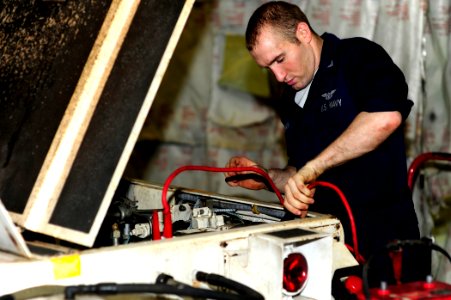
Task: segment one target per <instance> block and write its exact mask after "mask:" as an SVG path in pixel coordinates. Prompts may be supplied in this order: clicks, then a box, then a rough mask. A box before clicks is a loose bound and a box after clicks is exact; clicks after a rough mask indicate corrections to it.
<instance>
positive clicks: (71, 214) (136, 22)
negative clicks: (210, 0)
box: [50, 0, 185, 232]
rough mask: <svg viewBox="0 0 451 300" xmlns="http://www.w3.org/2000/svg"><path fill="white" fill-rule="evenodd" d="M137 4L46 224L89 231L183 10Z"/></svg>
mask: <svg viewBox="0 0 451 300" xmlns="http://www.w3.org/2000/svg"><path fill="white" fill-rule="evenodd" d="M184 4H185V1H184V0H171V1H161V0H145V1H142V2H141V3H140V4H139V7H138V10H137V12H136V15H135V17H134V19H133V21H132V24H131V27H130V29H129V32H128V34H127V36H126V38H125V41H124V44H123V46H122V48H121V50H120V52H119V56H118V58H117V61H116V63H115V64H114V67H113V70H112V73H111V75H110V77H109V78H108V81H107V83H106V86H105V89H104V92H103V94H102V95H101V98H100V101H99V104H98V106H97V107H96V110H95V112H94V116H93V119H92V121H91V123H90V124H89V127H88V131H87V133H86V136H85V138H84V139H83V142H82V145H81V148H80V150H79V152H78V155H77V157H76V159H75V162H74V165H73V167H72V170H71V173H70V175H69V177H68V179H67V180H66V183H65V186H64V189H63V191H62V194H61V196H60V199H59V201H58V204H57V206H56V207H55V210H54V211H53V214H52V216H51V219H50V222H51V223H52V224H55V225H59V226H63V227H65V228H71V229H74V230H78V231H82V232H89V230H90V228H91V227H92V224H93V222H94V219H95V217H96V215H97V211H98V210H99V207H100V205H101V203H102V200H103V198H104V196H105V192H106V191H107V188H108V185H109V184H110V181H111V179H112V175H113V172H114V171H115V169H116V166H117V164H118V162H119V159H120V156H121V155H122V153H123V150H124V147H125V145H126V143H127V140H128V138H129V136H130V134H131V132H132V127H133V126H134V124H135V121H136V118H137V116H138V113H139V111H140V109H141V107H142V105H143V103H144V99H145V97H146V94H147V92H148V90H149V87H150V85H151V83H152V81H153V79H154V76H155V73H156V71H157V68H158V66H159V64H160V60H161V58H162V56H163V54H164V51H165V50H166V47H167V45H168V42H169V40H170V38H171V35H172V32H173V30H174V28H175V25H176V23H177V21H178V18H179V16H180V13H181V11H182V9H183V7H184Z"/></svg>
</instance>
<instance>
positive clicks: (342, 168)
mask: <svg viewBox="0 0 451 300" xmlns="http://www.w3.org/2000/svg"><path fill="white" fill-rule="evenodd" d="M246 44H247V48H248V50H249V52H250V54H251V55H252V57H253V58H254V60H255V61H256V62H257V64H258V65H260V66H261V67H264V68H267V69H269V70H270V71H271V73H272V74H273V75H274V77H275V79H277V81H278V82H279V83H280V84H279V88H278V90H279V91H278V93H277V97H276V100H275V106H276V107H277V110H278V111H279V113H280V117H281V120H282V122H283V124H284V126H285V137H286V144H287V154H288V158H289V160H288V165H287V167H286V168H284V169H269V170H267V172H268V174H269V176H270V177H271V179H272V180H273V181H274V183H275V184H276V186H277V188H278V189H279V190H280V191H282V192H284V195H285V201H284V206H285V208H286V209H287V210H288V211H289V212H291V213H292V214H294V215H297V216H300V217H305V216H306V215H307V211H308V210H309V209H310V210H312V211H315V212H320V213H330V214H333V215H335V216H337V217H338V218H339V219H340V221H341V222H342V224H343V227H344V230H345V237H346V241H347V243H349V244H352V234H351V231H350V224H349V216H348V215H347V213H346V210H345V208H344V205H343V203H342V202H341V201H340V198H339V197H338V195H337V193H336V192H335V191H333V190H331V189H327V188H324V187H317V188H316V189H310V188H309V187H308V186H309V184H311V183H313V182H315V181H318V180H321V181H326V182H329V183H332V184H334V185H336V186H337V187H338V188H340V190H341V191H343V193H344V195H345V196H346V198H347V200H348V202H349V204H350V206H351V208H352V211H353V215H354V219H355V222H356V224H357V236H358V241H359V247H360V253H361V254H363V256H364V257H368V256H369V255H370V254H371V253H373V252H375V251H377V250H378V249H380V248H381V247H384V246H385V245H386V244H387V243H388V242H390V241H392V240H395V239H418V238H419V230H418V222H417V218H416V214H415V211H414V206H413V202H412V198H411V192H410V190H409V188H408V185H407V166H406V154H405V146H404V134H403V121H404V120H405V119H406V118H407V116H408V114H409V112H410V109H411V106H412V102H411V101H410V100H408V99H407V92H408V87H407V84H406V82H405V78H404V75H403V73H402V72H401V70H400V69H399V68H398V67H397V66H396V65H395V64H394V63H393V61H392V60H391V58H390V57H389V55H388V54H387V53H386V52H385V50H384V49H383V48H382V47H381V46H379V45H377V44H376V43H374V42H371V41H369V40H367V39H364V38H351V39H339V38H337V37H336V36H334V35H332V34H329V33H324V34H323V35H321V36H319V35H317V34H316V33H315V31H314V30H313V29H312V28H311V26H310V24H309V21H308V19H307V17H306V16H305V15H304V13H303V12H302V11H301V10H300V9H299V8H298V7H297V6H295V5H292V4H289V3H286V2H282V1H275V2H268V3H266V4H263V5H262V6H261V7H259V8H258V9H257V10H256V11H255V12H254V14H253V15H252V16H251V18H250V20H249V23H248V27H247V29H246ZM255 165H257V163H256V162H253V161H251V160H249V159H248V158H246V157H233V158H231V159H230V161H229V162H228V163H227V166H228V167H240V166H241V167H245V166H255ZM236 175H240V174H237V173H233V172H231V173H226V177H228V178H227V182H228V183H229V185H231V186H240V187H244V188H248V189H263V188H267V187H266V185H265V184H264V183H263V182H262V181H259V180H255V179H249V178H248V179H242V180H240V179H239V178H238V177H236ZM231 176H233V177H231Z"/></svg>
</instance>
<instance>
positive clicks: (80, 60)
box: [0, 0, 111, 214]
mask: <svg viewBox="0 0 451 300" xmlns="http://www.w3.org/2000/svg"><path fill="white" fill-rule="evenodd" d="M110 4H111V1H105V0H102V1H100V0H67V1H43V0H29V1H16V0H2V5H0V199H1V200H2V202H3V203H4V205H5V206H6V208H7V209H8V210H9V211H12V212H15V213H18V214H22V213H23V211H24V209H25V206H26V205H27V201H28V198H29V196H30V193H31V191H32V188H33V186H34V183H35V181H36V178H37V176H38V174H39V172H40V169H41V167H42V165H43V162H44V159H45V157H46V154H47V152H48V150H49V148H50V145H51V143H52V139H53V137H54V135H55V133H56V131H57V129H58V126H59V124H60V121H61V119H62V117H63V114H64V111H65V109H66V107H67V105H68V103H69V101H70V99H71V97H72V94H73V92H74V90H75V87H76V85H77V82H78V79H79V77H80V74H81V72H82V70H83V67H84V65H85V63H86V60H87V58H88V56H89V53H90V51H91V48H92V46H93V44H94V41H95V39H96V37H97V34H98V32H99V30H100V28H101V26H102V23H103V21H104V18H105V16H106V13H107V11H108V9H109V7H110ZM87 175H88V174H87ZM92 182H95V179H94V178H93V179H92ZM74 184H77V183H76V182H74Z"/></svg>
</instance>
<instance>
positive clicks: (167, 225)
mask: <svg viewBox="0 0 451 300" xmlns="http://www.w3.org/2000/svg"><path fill="white" fill-rule="evenodd" d="M184 171H207V172H222V173H224V172H255V173H258V174H260V175H261V176H263V177H264V178H265V179H266V180H267V181H268V184H269V185H270V187H271V188H272V190H273V191H274V192H275V194H276V196H277V198H278V199H279V202H280V204H281V205H283V203H284V201H285V199H284V198H283V196H282V194H281V193H280V191H279V189H278V188H277V187H276V185H275V184H274V182H273V180H272V179H271V177H270V176H269V175H268V173H267V172H265V171H264V170H262V169H260V168H258V167H224V168H221V167H209V166H195V165H188V166H182V167H179V168H178V169H176V170H175V171H173V172H172V173H171V174H170V175H169V176H168V177H167V179H166V181H165V183H164V185H163V191H162V196H161V201H162V204H163V225H164V228H163V237H164V238H172V217H171V209H170V207H169V203H168V201H167V197H166V195H167V192H168V189H169V186H170V184H171V182H172V180H173V179H174V178H175V177H176V176H177V175H178V174H179V173H181V172H184ZM316 186H323V187H328V188H331V189H333V190H334V191H335V192H336V193H337V194H338V195H339V197H340V199H341V201H342V202H343V205H344V206H345V208H346V211H347V213H348V216H349V221H350V224H351V232H352V240H353V249H354V250H353V251H354V256H355V258H356V259H357V261H358V262H359V263H363V262H364V258H363V257H362V256H361V255H360V252H359V247H358V241H357V230H356V225H355V221H354V215H353V214H352V210H351V207H350V205H349V203H348V201H347V199H346V197H345V195H344V194H343V192H342V191H341V190H340V189H339V188H338V187H337V186H336V185H334V184H332V183H329V182H324V181H316V182H314V183H312V184H310V185H309V186H308V188H310V189H313V188H315V187H316ZM153 218H154V220H153V224H159V220H158V214H156V213H154V214H153ZM155 218H156V219H155ZM154 226H155V225H154ZM154 228H155V227H154ZM156 228H157V230H155V229H154V230H153V232H155V231H158V232H157V233H155V234H153V239H154V240H158V239H160V232H159V226H158V227H156Z"/></svg>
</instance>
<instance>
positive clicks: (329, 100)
mask: <svg viewBox="0 0 451 300" xmlns="http://www.w3.org/2000/svg"><path fill="white" fill-rule="evenodd" d="M336 91H337V90H336V89H333V90H331V91H329V92H327V93H324V94H322V95H321V97H323V103H322V104H321V112H325V111H328V110H331V109H334V108H339V107H341V98H337V97H336V96H337V95H336V94H335V92H336ZM334 96H335V97H334Z"/></svg>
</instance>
